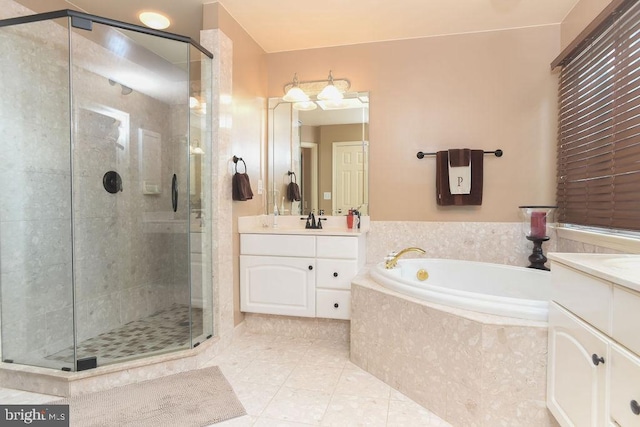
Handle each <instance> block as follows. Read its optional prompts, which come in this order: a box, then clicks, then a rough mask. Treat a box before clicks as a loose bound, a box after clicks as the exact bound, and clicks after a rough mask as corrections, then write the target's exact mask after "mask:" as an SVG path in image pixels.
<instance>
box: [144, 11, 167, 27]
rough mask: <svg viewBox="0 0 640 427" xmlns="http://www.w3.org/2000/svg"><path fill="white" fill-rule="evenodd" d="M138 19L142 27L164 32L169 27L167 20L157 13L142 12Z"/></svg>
mask: <svg viewBox="0 0 640 427" xmlns="http://www.w3.org/2000/svg"><path fill="white" fill-rule="evenodd" d="M138 18H140V21H141V22H142V23H143V24H144V25H146V26H147V27H150V28H155V29H156V30H164V29H165V28H167V27H168V26H169V25H171V21H169V18H167V17H166V16H164V15H162V14H160V13H157V12H142V13H141V14H140V15H138Z"/></svg>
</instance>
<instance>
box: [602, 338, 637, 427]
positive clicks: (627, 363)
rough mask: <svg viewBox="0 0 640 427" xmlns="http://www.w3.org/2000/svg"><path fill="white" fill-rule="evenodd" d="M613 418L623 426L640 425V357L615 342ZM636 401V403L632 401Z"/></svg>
mask: <svg viewBox="0 0 640 427" xmlns="http://www.w3.org/2000/svg"><path fill="white" fill-rule="evenodd" d="M610 393H611V397H610V402H609V404H610V414H611V419H612V420H614V421H615V422H616V423H618V424H617V425H620V426H622V427H627V426H640V415H639V414H636V413H634V409H633V408H632V407H635V408H636V412H640V407H639V406H636V405H640V358H638V357H636V356H634V355H633V354H631V353H629V352H628V351H626V350H625V349H623V348H622V347H619V346H617V345H615V344H613V345H612V347H611V392H610ZM632 401H635V404H633V403H632Z"/></svg>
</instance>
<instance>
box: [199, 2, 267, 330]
mask: <svg viewBox="0 0 640 427" xmlns="http://www.w3.org/2000/svg"><path fill="white" fill-rule="evenodd" d="M203 28H204V29H215V28H218V29H220V30H221V31H222V32H223V33H224V34H225V35H226V36H227V37H229V38H230V39H231V40H232V42H233V93H232V94H231V95H232V99H233V105H232V107H233V108H232V110H233V116H232V118H231V119H232V121H231V126H232V128H231V130H232V137H231V140H232V148H231V151H232V153H233V155H236V156H238V157H242V158H243V159H244V161H245V163H246V164H247V174H248V175H249V178H250V179H251V188H252V190H253V199H252V200H248V201H246V202H240V201H234V202H233V234H232V236H233V252H234V256H233V264H234V265H233V271H234V275H233V277H234V279H233V282H234V283H233V289H234V291H233V298H234V322H235V324H236V325H237V324H239V323H240V322H241V321H242V320H243V319H244V315H243V314H242V313H241V312H240V284H239V264H238V263H239V248H240V243H239V235H238V233H237V230H238V217H239V216H244V215H259V214H261V213H263V210H264V206H265V200H264V198H263V196H262V195H259V194H258V191H257V190H258V179H263V175H264V173H265V171H264V161H265V160H264V159H265V156H264V150H265V148H264V145H265V135H266V111H267V110H266V109H267V101H266V86H267V68H266V57H265V52H264V51H263V50H262V48H261V47H260V46H259V45H258V44H257V43H256V42H255V41H254V40H253V39H252V38H251V37H250V36H249V35H248V34H247V33H246V32H245V31H244V29H243V28H242V27H240V25H238V23H237V22H236V21H235V20H234V19H233V18H232V17H231V16H230V15H229V13H228V12H227V11H226V10H225V9H224V8H223V7H222V6H221V5H220V4H219V3H210V4H205V5H204V6H203ZM238 170H239V171H242V168H239V169H238ZM232 171H233V162H232V161H231V159H229V173H232ZM229 191H231V188H229ZM214 238H215V236H214ZM214 274H215V272H214Z"/></svg>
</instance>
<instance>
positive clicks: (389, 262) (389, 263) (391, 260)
mask: <svg viewBox="0 0 640 427" xmlns="http://www.w3.org/2000/svg"><path fill="white" fill-rule="evenodd" d="M407 252H418V253H421V254H424V253H426V251H425V250H424V249H420V248H405V249H403V250H401V251H400V252H398V253H397V254H396V253H392V254H391V255H390V256H389V257H388V258H386V259H385V263H384V267H385V268H386V269H391V268H393V267H395V266H396V264H397V263H398V258H400V257H401V256H402V255H404V254H406V253H407Z"/></svg>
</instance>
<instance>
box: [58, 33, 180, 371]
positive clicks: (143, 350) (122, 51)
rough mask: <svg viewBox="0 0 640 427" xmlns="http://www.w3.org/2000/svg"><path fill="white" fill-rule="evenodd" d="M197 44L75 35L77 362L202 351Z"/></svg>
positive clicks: (143, 37)
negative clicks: (192, 137) (195, 151)
mask: <svg viewBox="0 0 640 427" xmlns="http://www.w3.org/2000/svg"><path fill="white" fill-rule="evenodd" d="M189 46H190V45H189V44H187V43H183V42H179V41H174V40H169V39H164V38H160V37H156V36H151V35H148V34H142V33H137V32H133V31H128V30H122V29H114V28H112V27H109V26H106V25H102V24H99V23H96V22H94V23H93V26H92V30H91V31H87V30H84V29H78V28H72V29H71V52H72V68H71V85H72V128H73V133H72V147H73V164H72V176H73V185H72V188H73V219H74V222H73V223H74V227H73V244H74V292H75V309H76V340H77V344H76V356H75V357H76V360H81V359H86V358H89V359H91V358H93V357H95V358H96V363H97V366H102V365H105V364H110V363H113V362H118V361H123V360H129V359H135V358H139V357H145V356H149V355H152V354H160V353H164V352H168V351H174V350H176V349H181V348H190V347H191V344H192V343H191V316H192V313H191V310H190V299H191V295H190V284H189V280H190V278H189V270H190V266H189V262H190V261H189V258H190V255H189V231H190V215H189V214H190V203H189V202H190V200H189V188H188V180H189V160H190V159H189V141H188V135H189V107H188V105H189ZM71 354H72V351H69V352H68V354H67V355H65V356H70V355H71ZM89 363H90V362H89ZM74 365H75V363H74Z"/></svg>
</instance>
